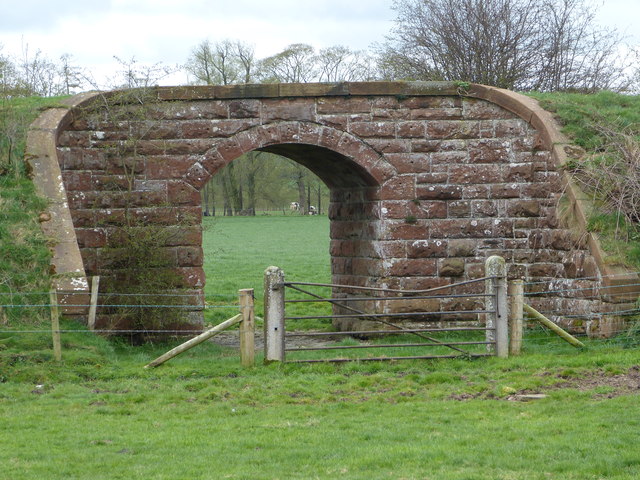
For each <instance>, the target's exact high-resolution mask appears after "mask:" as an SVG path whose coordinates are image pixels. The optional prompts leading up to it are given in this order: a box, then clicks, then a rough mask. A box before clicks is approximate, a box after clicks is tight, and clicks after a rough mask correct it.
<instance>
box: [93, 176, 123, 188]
mask: <svg viewBox="0 0 640 480" xmlns="http://www.w3.org/2000/svg"><path fill="white" fill-rule="evenodd" d="M128 188H129V177H127V176H126V175H93V176H92V178H91V187H90V188H89V189H88V190H97V191H105V190H115V191H122V190H127V189H128Z"/></svg>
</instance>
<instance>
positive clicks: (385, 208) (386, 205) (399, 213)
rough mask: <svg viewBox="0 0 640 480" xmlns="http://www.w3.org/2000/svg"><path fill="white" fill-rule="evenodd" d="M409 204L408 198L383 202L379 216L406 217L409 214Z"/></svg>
mask: <svg viewBox="0 0 640 480" xmlns="http://www.w3.org/2000/svg"><path fill="white" fill-rule="evenodd" d="M407 204H408V202H407V201H406V200H398V201H384V202H381V203H380V215H379V218H383V219H386V218H395V219H404V218H405V217H406V216H407V214H408V210H407V208H408V205H407Z"/></svg>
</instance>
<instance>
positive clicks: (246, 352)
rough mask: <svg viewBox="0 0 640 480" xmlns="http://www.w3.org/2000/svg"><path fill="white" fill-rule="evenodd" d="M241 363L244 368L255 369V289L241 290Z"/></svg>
mask: <svg viewBox="0 0 640 480" xmlns="http://www.w3.org/2000/svg"><path fill="white" fill-rule="evenodd" d="M238 293H239V296H240V313H241V314H242V322H241V323H240V362H241V363H242V366H243V367H253V365H254V363H255V312H254V308H253V288H247V289H243V290H240V291H239V292H238Z"/></svg>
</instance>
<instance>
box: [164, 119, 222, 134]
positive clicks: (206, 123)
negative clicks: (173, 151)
mask: <svg viewBox="0 0 640 480" xmlns="http://www.w3.org/2000/svg"><path fill="white" fill-rule="evenodd" d="M217 124H218V122H216V124H214V122H213V121H212V120H189V121H186V122H181V123H180V130H181V132H180V134H179V135H175V136H174V137H173V138H202V137H212V136H218V135H216V133H215V132H214V125H217ZM220 136H222V135H220Z"/></svg>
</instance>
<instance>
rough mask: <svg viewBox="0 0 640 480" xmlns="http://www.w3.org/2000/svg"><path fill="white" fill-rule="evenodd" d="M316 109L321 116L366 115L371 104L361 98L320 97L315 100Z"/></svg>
mask: <svg viewBox="0 0 640 480" xmlns="http://www.w3.org/2000/svg"><path fill="white" fill-rule="evenodd" d="M316 108H317V111H318V113H322V114H327V113H328V114H334V113H366V112H370V111H371V102H370V100H369V99H367V98H363V97H354V98H349V97H322V98H319V99H318V100H317V107H316Z"/></svg>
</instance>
